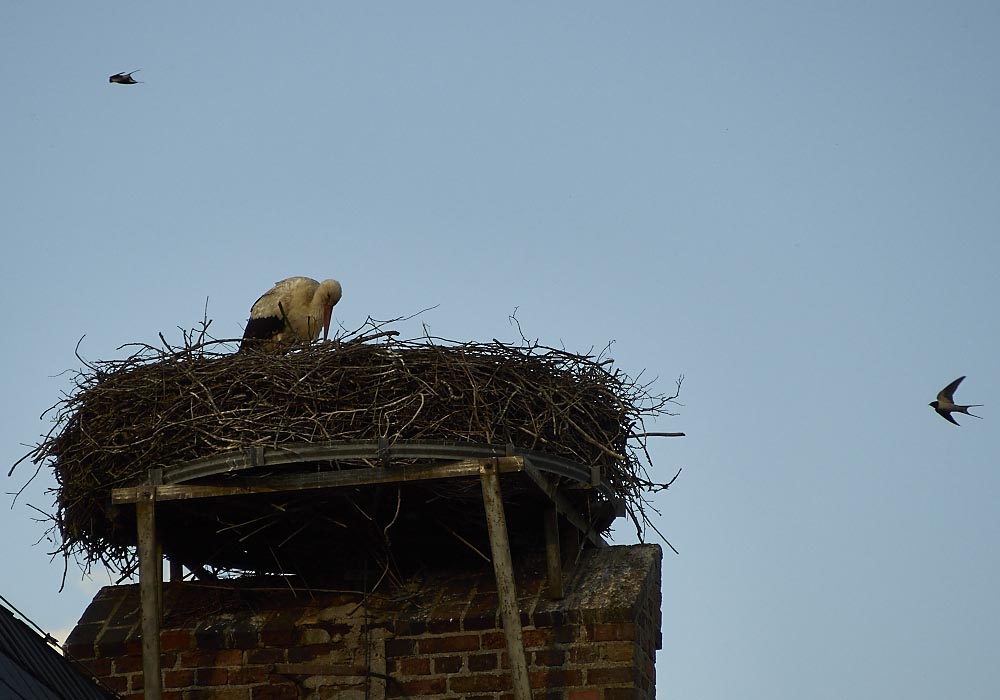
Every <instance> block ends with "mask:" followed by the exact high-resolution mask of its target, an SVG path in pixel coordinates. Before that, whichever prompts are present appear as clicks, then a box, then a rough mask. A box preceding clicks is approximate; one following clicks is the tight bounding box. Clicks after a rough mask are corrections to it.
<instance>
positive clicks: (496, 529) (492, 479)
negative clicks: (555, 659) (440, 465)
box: [479, 464, 531, 700]
mask: <svg viewBox="0 0 1000 700" xmlns="http://www.w3.org/2000/svg"><path fill="white" fill-rule="evenodd" d="M479 477H480V481H481V482H482V487H483V505H484V506H485V508H486V526H487V528H488V530H489V533H490V548H491V549H492V551H493V572H494V574H495V575H496V579H497V597H498V599H499V603H500V617H501V619H502V620H503V633H504V637H505V638H506V640H507V656H508V657H509V658H510V676H511V685H512V686H513V690H514V700H531V685H530V683H529V682H528V662H527V660H526V659H525V657H524V639H523V636H522V634H521V614H520V613H519V612H518V609H517V588H516V587H515V585H514V565H513V563H512V562H511V558H510V540H509V539H508V537H507V519H506V518H505V516H504V512H503V499H502V497H501V495H500V477H499V476H497V468H496V466H495V465H493V464H483V465H482V466H480V468H479Z"/></svg>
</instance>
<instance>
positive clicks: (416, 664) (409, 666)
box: [396, 656, 431, 676]
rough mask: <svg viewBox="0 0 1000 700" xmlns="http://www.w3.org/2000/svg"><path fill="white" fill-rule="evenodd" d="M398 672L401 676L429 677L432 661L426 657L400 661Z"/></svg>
mask: <svg viewBox="0 0 1000 700" xmlns="http://www.w3.org/2000/svg"><path fill="white" fill-rule="evenodd" d="M396 670H397V671H398V673H399V674H400V675H401V676H429V675H431V660H430V659H429V658H427V657H426V656H413V657H410V658H405V659H399V660H398V661H397V663H396Z"/></svg>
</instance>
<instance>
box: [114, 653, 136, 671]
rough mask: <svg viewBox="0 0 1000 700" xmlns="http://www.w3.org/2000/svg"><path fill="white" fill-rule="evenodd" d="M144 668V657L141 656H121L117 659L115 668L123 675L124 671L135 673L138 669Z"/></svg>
mask: <svg viewBox="0 0 1000 700" xmlns="http://www.w3.org/2000/svg"><path fill="white" fill-rule="evenodd" d="M141 670H142V657H141V656H120V657H118V658H117V659H115V670H114V673H116V674H118V675H121V674H123V673H134V672H136V671H141Z"/></svg>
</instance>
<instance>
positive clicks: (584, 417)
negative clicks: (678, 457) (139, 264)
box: [12, 324, 680, 576]
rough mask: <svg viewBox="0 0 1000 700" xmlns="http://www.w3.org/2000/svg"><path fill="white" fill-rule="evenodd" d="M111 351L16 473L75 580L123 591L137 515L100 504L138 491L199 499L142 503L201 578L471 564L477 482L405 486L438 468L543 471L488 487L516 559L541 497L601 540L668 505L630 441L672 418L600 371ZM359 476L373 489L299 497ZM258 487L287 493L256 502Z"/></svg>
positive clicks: (342, 351)
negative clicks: (85, 574) (38, 498)
mask: <svg viewBox="0 0 1000 700" xmlns="http://www.w3.org/2000/svg"><path fill="white" fill-rule="evenodd" d="M205 326H206V327H207V324H205ZM161 339H162V336H161ZM126 347H131V348H132V349H133V350H134V354H132V355H131V356H130V357H128V358H126V359H123V360H113V361H100V362H89V361H83V362H84V367H83V369H82V370H79V371H77V372H76V375H75V378H74V380H75V381H74V386H75V388H74V389H73V390H72V391H70V392H68V393H66V394H64V396H63V398H62V400H61V401H60V402H59V403H57V404H56V405H55V406H54V407H53V408H52V409H50V410H51V411H53V412H54V417H55V421H54V426H53V428H52V430H51V431H50V432H49V434H48V435H47V436H45V437H44V438H43V440H42V441H41V442H40V443H39V444H38V445H36V446H35V448H34V449H33V450H32V451H31V452H30V453H29V454H28V455H26V456H25V459H30V460H31V461H32V462H34V463H35V464H36V465H38V467H39V468H41V467H42V466H45V465H50V466H51V467H52V469H53V470H54V473H55V477H56V481H57V487H56V488H55V489H54V493H55V499H56V500H55V512H54V514H53V516H52V517H53V520H54V525H53V529H54V530H55V531H56V533H57V535H58V542H59V544H58V545H57V547H58V552H59V553H62V554H63V555H65V556H66V557H67V558H68V559H69V558H75V559H76V560H77V561H78V562H79V563H80V564H81V566H84V567H85V569H89V567H90V566H91V565H93V564H95V563H100V564H103V565H104V566H106V567H108V568H110V569H111V570H112V571H117V572H120V573H121V574H122V575H123V576H124V575H129V574H131V573H133V572H134V571H135V568H136V566H137V558H136V554H135V549H134V547H135V545H136V540H137V534H136V532H137V530H136V509H135V507H133V506H130V505H127V504H126V505H122V504H121V503H122V501H121V500H120V499H117V500H116V499H113V498H112V495H113V493H114V494H120V493H122V492H124V491H125V490H127V489H128V488H130V487H132V488H136V489H138V488H140V487H144V486H147V485H150V484H157V483H160V484H165V485H169V484H171V483H173V484H175V487H176V484H179V483H181V482H183V484H184V485H185V486H192V485H193V486H196V487H198V488H201V489H202V491H203V492H204V490H205V489H215V491H213V492H212V495H213V496H215V497H211V498H193V497H189V496H183V495H182V496H179V497H177V498H175V499H174V500H167V501H164V502H162V503H160V502H159V501H158V502H157V515H156V518H157V531H158V538H159V541H160V543H161V544H162V546H163V550H164V553H165V554H166V555H167V556H168V557H170V558H171V559H172V560H174V561H177V562H180V563H183V564H185V565H187V566H188V568H189V569H191V570H194V571H196V572H200V573H201V574H204V575H206V576H213V575H233V574H235V575H244V574H251V573H252V574H263V573H269V574H273V573H283V574H290V573H296V574H310V573H328V572H330V571H338V570H340V571H343V570H346V569H355V570H357V569H359V568H360V567H361V564H362V562H373V563H375V564H377V565H380V566H383V567H384V570H385V571H388V570H389V569H390V568H391V569H394V570H395V569H404V568H407V567H409V566H411V565H414V564H420V563H431V562H433V561H434V560H435V559H440V558H443V559H449V560H451V559H453V558H454V557H456V556H457V557H461V556H472V557H475V556H477V555H479V556H484V557H485V554H483V553H484V552H488V551H489V550H488V543H487V542H488V540H487V533H486V526H485V523H484V516H483V514H484V508H483V501H482V493H481V491H480V484H479V481H478V479H469V478H465V479H461V478H449V479H437V478H434V479H419V480H417V479H409V478H408V477H407V476H406V475H407V474H409V475H411V476H412V475H414V474H417V473H420V470H424V471H425V472H426V470H428V469H434V468H436V467H438V466H441V464H442V457H445V456H449V455H451V456H452V457H453V458H454V459H453V460H452V461H450V462H449V461H448V460H444V462H445V463H450V464H453V465H454V464H468V463H470V460H469V459H465V461H464V462H463V461H462V460H463V458H467V457H476V458H478V459H480V460H481V459H482V458H484V457H485V458H493V457H496V458H503V457H507V458H510V457H511V456H515V458H516V459H520V460H521V462H520V463H524V462H526V461H527V462H528V463H529V464H530V463H538V464H543V465H549V466H550V467H551V466H552V465H555V467H552V468H551V469H548V470H547V471H546V472H545V474H544V478H543V479H542V480H541V481H539V479H537V478H536V479H535V481H534V483H532V482H531V480H530V479H527V478H526V475H525V474H524V473H512V474H505V475H504V478H503V479H502V486H503V500H504V505H505V510H506V518H507V526H508V530H509V532H510V540H511V546H512V548H514V549H515V550H517V548H518V547H522V546H523V547H525V548H527V547H534V546H536V544H537V542H538V533H539V532H540V528H541V514H542V508H543V506H545V505H547V504H550V501H549V498H550V497H552V494H553V493H556V492H558V493H557V496H558V497H559V498H560V499H562V500H561V501H560V502H561V503H562V504H563V505H571V506H572V508H573V509H575V510H576V511H577V512H578V513H580V514H581V515H582V516H583V518H584V519H585V526H586V528H587V529H589V530H591V531H592V532H593V533H601V532H606V531H607V529H608V528H609V527H610V524H611V522H612V521H613V520H614V518H615V517H616V515H623V514H626V513H627V514H628V515H629V516H631V518H632V520H633V521H634V523H635V524H636V526H637V528H640V527H642V528H644V527H645V525H646V524H648V523H649V521H648V518H647V516H646V509H647V508H648V507H649V506H648V501H647V500H646V497H647V494H648V493H649V492H650V491H656V490H660V489H663V488H666V486H668V485H669V484H663V483H655V482H653V481H652V480H651V479H650V477H649V472H648V469H647V467H649V466H651V462H650V459H649V455H648V452H647V451H646V449H645V441H646V438H647V437H648V436H650V435H654V434H652V433H645V432H643V422H644V421H645V420H648V419H650V418H653V417H657V416H660V415H672V414H671V413H670V412H669V411H668V409H669V407H670V405H671V402H672V401H673V400H674V399H675V398H676V396H677V393H676V392H675V393H674V394H673V395H671V396H667V395H656V394H653V393H651V392H650V389H649V386H648V385H644V384H641V383H640V382H639V381H638V380H636V379H633V378H631V377H629V376H627V375H626V374H625V373H623V372H622V371H620V370H618V369H616V368H614V366H613V363H612V361H611V360H609V359H606V358H605V357H604V356H603V354H600V355H597V356H594V355H578V354H573V353H570V352H566V351H564V350H559V349H554V348H549V347H545V346H542V345H539V344H538V343H532V342H528V341H525V342H524V343H522V344H519V345H513V344H507V343H503V342H500V341H496V340H494V341H493V342H486V343H477V342H455V341H448V340H444V339H439V338H431V337H422V338H418V339H416V340H401V339H400V338H399V337H398V334H397V333H396V332H395V331H390V330H386V329H385V327H384V326H380V325H376V324H370V325H369V327H367V328H364V329H362V330H359V331H355V332H353V333H349V334H347V335H345V336H343V337H340V338H338V339H336V340H333V341H330V342H323V343H316V344H311V345H304V346H301V347H295V348H292V349H290V350H289V351H288V352H285V353H283V354H274V353H266V352H258V351H254V350H252V349H251V350H246V351H242V352H232V348H233V345H232V342H231V341H215V340H211V339H209V340H206V337H205V331H204V329H203V330H202V331H201V334H200V335H199V334H197V333H193V332H192V333H185V340H184V343H183V345H182V346H180V347H175V346H171V345H169V344H167V343H166V341H164V345H163V346H162V347H154V346H148V345H136V346H126ZM81 359H82V358H81ZM677 388H678V390H679V388H680V380H678V382H677ZM285 457H287V458H285ZM497 463H499V461H498V462H497ZM566 465H570V466H568V467H567V466H566ZM15 466H16V465H15ZM563 467H565V468H563ZM574 469H576V470H577V471H574ZM581 469H582V470H583V472H582V473H583V474H584V475H585V476H584V477H583V478H581V477H580V473H579V470H581ZM358 470H382V471H379V472H378V473H379V474H390V478H388V480H383V481H382V482H381V483H368V484H361V483H349V482H344V483H345V484H346V485H342V486H340V487H337V488H308V487H307V486H303V484H307V483H309V480H310V479H313V480H315V479H317V478H320V477H322V478H327V479H329V478H331V476H330V475H331V474H332V473H335V472H336V473H338V474H339V475H340V476H343V475H344V474H345V473H347V472H350V474H348V477H349V478H350V477H351V476H352V475H354V476H356V475H358V474H359V473H360V474H362V476H364V474H365V473H362V472H359V471H358ZM394 470H395V471H394ZM415 470H416V471H415ZM12 471H13V470H12ZM36 473H37V472H36ZM371 473H372V474H374V473H375V471H372V472H371ZM393 474H399V475H400V477H399V480H396V479H395V478H391V475H393ZM590 477H592V478H590ZM275 480H277V481H280V482H281V483H282V484H285V485H288V484H297V485H298V486H299V487H302V488H299V489H298V490H295V489H292V490H287V489H272V490H268V489H267V488H264V486H266V485H268V484H273V483H277V482H276V481H275ZM671 481H672V480H671ZM546 487H548V488H549V492H548V493H547V492H546V491H545V488H546ZM160 488H165V487H160ZM199 493H201V492H199ZM133 502H134V501H133ZM577 522H579V520H578V521H577ZM584 534H585V535H590V534H591V533H584ZM585 540H586V537H584V541H585ZM591 541H593V538H592V537H591ZM463 553H464V554H463ZM375 575H376V576H377V571H376V573H375ZM383 575H384V573H383Z"/></svg>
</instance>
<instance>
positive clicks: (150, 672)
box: [135, 487, 163, 700]
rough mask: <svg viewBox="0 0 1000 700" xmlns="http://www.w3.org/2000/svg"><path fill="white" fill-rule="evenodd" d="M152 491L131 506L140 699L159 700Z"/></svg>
mask: <svg viewBox="0 0 1000 700" xmlns="http://www.w3.org/2000/svg"><path fill="white" fill-rule="evenodd" d="M154 488H155V487H154ZM153 494H154V489H153V488H150V489H149V491H148V497H147V498H145V499H143V500H141V501H139V502H138V503H136V504H135V513H136V520H137V521H138V524H139V598H140V606H141V609H142V677H143V689H144V693H145V694H144V695H143V699H144V700H161V697H162V695H161V691H162V679H161V678H160V604H159V603H160V594H159V590H160V588H161V586H162V578H163V560H162V559H159V558H158V557H157V556H156V551H157V547H156V505H155V501H154V498H153Z"/></svg>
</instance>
